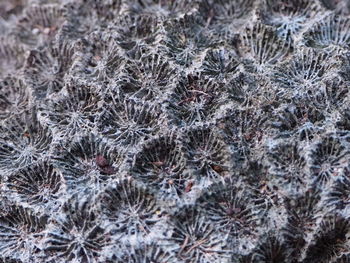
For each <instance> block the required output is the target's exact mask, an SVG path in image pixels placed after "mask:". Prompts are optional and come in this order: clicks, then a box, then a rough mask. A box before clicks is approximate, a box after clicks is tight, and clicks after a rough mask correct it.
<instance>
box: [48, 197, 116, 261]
mask: <svg viewBox="0 0 350 263" xmlns="http://www.w3.org/2000/svg"><path fill="white" fill-rule="evenodd" d="M109 244H110V237H109V235H108V234H107V233H106V231H105V230H104V229H103V228H102V227H101V223H100V221H99V219H98V217H97V214H96V212H95V211H94V210H93V206H92V204H91V201H87V200H75V199H70V200H69V201H67V202H66V203H65V204H64V206H63V207H62V211H61V213H60V214H59V215H58V216H56V217H54V218H51V220H50V221H49V224H48V227H47V229H46V234H45V247H44V248H45V252H46V258H47V259H49V260H52V261H50V262H91V263H93V262H96V263H97V262H102V260H103V259H104V256H105V255H106V254H104V253H103V249H104V248H105V247H108V245H109Z"/></svg>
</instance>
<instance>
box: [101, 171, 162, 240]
mask: <svg viewBox="0 0 350 263" xmlns="http://www.w3.org/2000/svg"><path fill="white" fill-rule="evenodd" d="M99 206H100V209H101V212H102V214H103V215H104V216H105V218H106V219H107V223H108V227H109V228H110V231H111V232H113V233H114V238H116V239H117V240H119V239H122V240H130V241H131V239H132V238H133V236H136V237H139V238H140V237H146V236H147V235H148V234H149V233H150V231H151V229H152V227H153V226H154V225H155V224H156V223H157V222H159V221H160V220H161V216H162V210H161V208H160V205H159V204H158V203H157V200H156V199H155V197H154V196H153V195H152V194H151V193H150V191H149V190H148V189H147V188H145V187H143V186H141V185H139V183H137V182H136V181H135V180H133V179H131V178H123V179H120V180H118V181H117V182H116V184H115V185H110V186H108V187H107V188H106V189H105V190H104V191H103V192H102V193H101V194H100V198H99ZM158 237H160V235H158Z"/></svg>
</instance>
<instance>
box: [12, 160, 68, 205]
mask: <svg viewBox="0 0 350 263" xmlns="http://www.w3.org/2000/svg"><path fill="white" fill-rule="evenodd" d="M6 187H7V189H8V193H9V194H10V195H11V196H13V197H18V198H19V200H20V201H22V202H24V203H27V204H29V205H33V206H38V207H44V208H46V209H48V210H50V209H52V208H53V207H55V206H56V204H57V203H58V202H59V198H60V197H62V188H63V180H62V177H61V174H60V173H59V172H57V171H56V170H55V169H54V167H53V166H52V164H50V163H49V161H43V162H39V163H38V164H36V165H32V166H29V167H27V168H25V169H22V170H19V171H18V172H15V173H12V174H10V175H9V176H8V179H7V180H6Z"/></svg>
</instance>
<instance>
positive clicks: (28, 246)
mask: <svg viewBox="0 0 350 263" xmlns="http://www.w3.org/2000/svg"><path fill="white" fill-rule="evenodd" d="M46 223H47V218H46V217H40V216H37V215H35V214H34V212H32V211H31V210H30V209H27V208H23V207H21V206H15V205H11V206H10V207H8V208H7V210H6V211H1V214H0V253H1V256H4V257H11V258H14V259H23V261H24V262H25V261H30V260H35V254H37V253H38V252H40V250H41V244H40V242H41V240H42V238H43V236H44V233H43V230H44V229H45V225H46Z"/></svg>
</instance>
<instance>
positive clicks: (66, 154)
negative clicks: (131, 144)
mask: <svg viewBox="0 0 350 263" xmlns="http://www.w3.org/2000/svg"><path fill="white" fill-rule="evenodd" d="M54 159H55V163H54V165H55V166H56V167H57V168H58V169H59V170H60V171H61V172H62V174H63V177H64V178H65V180H66V182H67V187H68V191H69V192H73V193H74V192H83V191H85V190H87V189H90V190H93V191H98V190H99V189H100V187H101V184H103V183H104V182H105V181H107V180H108V179H109V178H113V177H115V176H116V174H117V173H118V172H119V171H120V166H121V165H122V163H123V160H124V158H123V154H122V153H120V152H118V150H117V149H115V148H114V147H113V146H110V145H109V143H108V141H106V140H104V139H103V138H100V137H98V136H96V135H94V134H86V135H82V136H79V137H76V138H74V139H73V140H72V141H70V142H69V144H68V146H67V145H65V143H62V145H59V146H57V150H56V152H55V157H54Z"/></svg>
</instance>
